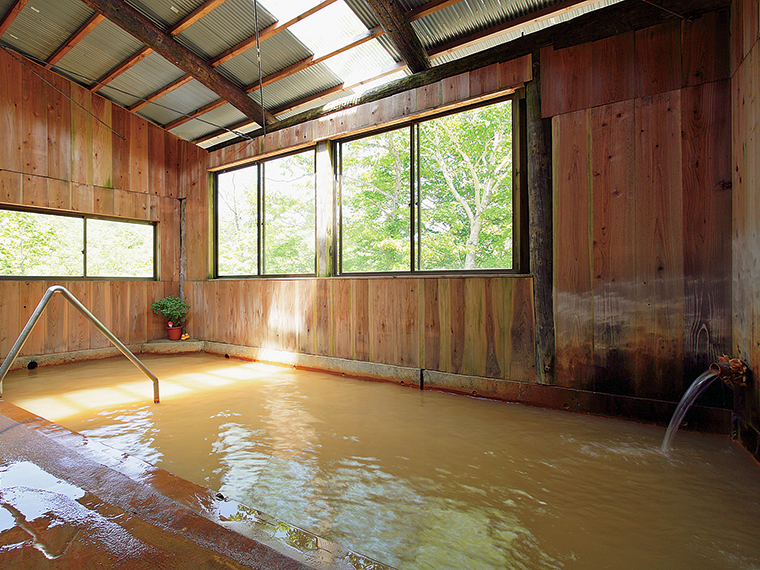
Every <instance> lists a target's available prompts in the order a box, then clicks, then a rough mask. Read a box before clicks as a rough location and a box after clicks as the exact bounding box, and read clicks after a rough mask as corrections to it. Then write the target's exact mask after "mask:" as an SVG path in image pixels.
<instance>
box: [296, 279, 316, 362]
mask: <svg viewBox="0 0 760 570" xmlns="http://www.w3.org/2000/svg"><path fill="white" fill-rule="evenodd" d="M297 283H298V287H297V291H298V293H297V294H298V307H299V317H300V323H299V327H298V351H299V352H303V353H306V354H314V350H315V348H314V346H315V345H314V326H315V324H314V305H315V302H316V283H315V282H314V280H312V279H308V280H306V279H304V280H299V281H298V282H297Z"/></svg>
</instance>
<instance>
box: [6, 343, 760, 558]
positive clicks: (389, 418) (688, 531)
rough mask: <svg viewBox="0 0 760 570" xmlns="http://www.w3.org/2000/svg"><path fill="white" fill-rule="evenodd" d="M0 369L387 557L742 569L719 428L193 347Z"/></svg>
mask: <svg viewBox="0 0 760 570" xmlns="http://www.w3.org/2000/svg"><path fill="white" fill-rule="evenodd" d="M145 362H146V365H147V366H148V367H149V368H150V369H151V371H153V372H154V373H155V374H156V375H157V376H158V377H159V378H160V379H161V401H162V403H161V404H158V405H155V404H152V403H151V390H152V387H151V385H150V382H148V381H146V380H145V378H144V377H141V374H140V372H139V371H136V370H130V369H129V363H125V362H124V361H123V360H121V359H111V360H106V361H100V362H88V363H81V364H76V365H66V366H58V367H50V368H38V369H37V370H34V371H27V370H20V371H15V372H12V373H11V374H9V375H8V377H7V378H6V385H5V398H6V399H7V400H8V401H10V402H12V403H15V404H17V405H20V406H22V407H24V408H27V409H29V410H31V411H33V412H35V413H37V414H39V415H42V416H44V417H46V418H48V419H51V420H53V421H56V422H58V423H61V424H63V425H65V426H67V427H69V428H71V429H74V430H76V431H79V432H82V433H84V434H86V435H88V436H89V437H91V438H97V439H99V440H101V441H102V442H104V443H106V444H108V445H111V446H113V447H115V448H117V449H119V450H122V451H125V452H128V453H131V454H133V455H135V456H137V457H140V458H142V459H144V460H145V461H148V462H150V463H153V464H156V465H158V466H160V467H163V468H164V469H167V470H169V471H172V472H173V473H176V474H178V475H180V476H182V477H184V478H186V479H190V480H192V481H194V482H196V483H199V484H202V485H205V486H207V487H210V488H212V489H215V490H218V491H220V492H222V493H223V494H224V495H226V496H229V497H231V498H233V499H235V500H238V501H241V502H243V503H245V504H247V505H250V506H252V507H254V508H257V509H260V510H262V511H264V512H267V513H269V514H271V515H273V516H276V517H278V518H280V519H283V520H285V521H288V522H290V523H292V524H294V525H297V526H300V527H301V528H304V529H306V530H309V531H312V532H315V533H317V534H319V535H322V536H324V537H325V538H328V539H330V540H333V541H335V542H338V543H341V544H344V545H346V546H348V547H350V548H352V549H354V550H356V551H358V552H362V553H364V554H367V555H369V556H372V557H373V558H376V559H378V560H381V561H383V562H386V563H388V564H391V565H393V566H395V567H397V568H399V569H422V570H424V569H431V570H432V569H435V570H443V569H457V570H461V569H476V570H489V569H500V570H501V569H504V568H517V569H520V568H524V569H531V570H532V569H542V568H577V569H595V568H614V569H621V570H622V569H636V570H640V569H641V568H668V569H679V568H683V569H689V570H693V569H695V568H699V569H712V568H715V569H718V568H731V569H752V568H760V549H758V547H757V544H758V536H760V467H759V466H758V464H757V463H756V462H755V461H754V460H753V459H752V457H751V456H750V455H749V454H748V453H747V452H746V451H745V450H744V449H742V448H741V447H740V446H739V445H737V444H735V443H734V442H731V441H730V440H728V439H726V438H722V437H714V436H704V435H697V434H693V433H682V434H680V435H679V442H678V446H677V447H676V448H674V449H673V450H671V451H670V452H669V453H668V454H664V453H662V451H661V450H660V442H661V441H662V437H663V430H662V428H658V427H653V426H648V425H642V424H637V423H631V422H625V421H618V420H611V419H605V418H598V417H591V416H585V415H580V414H572V413H567V412H558V411H549V410H544V409H540V408H531V407H527V406H521V405H515V404H508V403H504V402H495V401H489V400H482V399H476V398H470V397H465V396H456V395H451V394H444V393H438V392H431V391H424V392H421V391H419V390H414V389H410V388H401V387H398V386H395V385H393V384H385V383H373V382H363V381H358V380H353V379H348V378H341V377H339V376H334V375H329V374H322V373H315V372H305V371H298V370H294V369H292V368H285V367H278V366H270V365H264V364H260V363H249V362H241V361H236V360H232V359H224V358H220V357H215V356H210V355H201V354H196V355H187V356H172V357H160V358H159V357H146V359H145Z"/></svg>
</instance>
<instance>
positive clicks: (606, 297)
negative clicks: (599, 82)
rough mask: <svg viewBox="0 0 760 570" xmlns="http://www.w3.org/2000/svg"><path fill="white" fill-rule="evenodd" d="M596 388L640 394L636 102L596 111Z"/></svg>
mask: <svg viewBox="0 0 760 570" xmlns="http://www.w3.org/2000/svg"><path fill="white" fill-rule="evenodd" d="M591 129H592V130H591V132H592V135H591V139H592V140H591V170H592V178H591V185H592V193H593V208H592V209H593V276H594V281H593V283H594V306H593V309H594V339H593V343H594V365H595V368H596V372H595V378H594V389H595V390H597V391H599V392H604V393H608V394H623V395H628V396H631V395H633V394H634V392H635V386H634V378H633V375H632V373H631V372H632V370H633V362H632V358H633V351H634V345H635V341H636V311H635V302H636V297H635V281H636V273H635V251H636V240H637V235H636V233H635V229H636V222H635V212H636V210H635V203H636V196H635V194H634V183H633V177H634V165H635V150H634V148H635V136H636V135H635V132H634V102H633V100H632V99H631V100H628V101H623V102H620V103H615V104H612V105H605V106H602V107H598V108H596V109H593V110H592V111H591Z"/></svg>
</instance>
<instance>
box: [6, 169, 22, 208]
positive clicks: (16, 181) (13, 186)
mask: <svg viewBox="0 0 760 570" xmlns="http://www.w3.org/2000/svg"><path fill="white" fill-rule="evenodd" d="M23 188H24V176H23V174H21V173H20V172H8V171H7V170H0V201H3V202H11V203H16V204H20V203H21V202H22V201H23V198H22V197H23Z"/></svg>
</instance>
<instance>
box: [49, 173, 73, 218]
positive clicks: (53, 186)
mask: <svg viewBox="0 0 760 570" xmlns="http://www.w3.org/2000/svg"><path fill="white" fill-rule="evenodd" d="M47 182H48V184H47V189H48V192H47V205H48V206H50V207H51V208H57V209H59V210H70V209H71V182H68V181H67V180H57V179H55V178H49V179H48V181H47Z"/></svg>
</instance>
